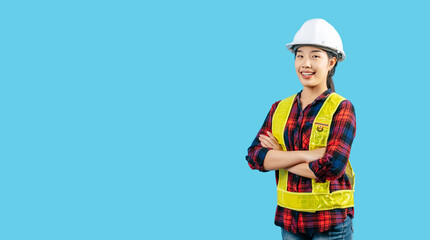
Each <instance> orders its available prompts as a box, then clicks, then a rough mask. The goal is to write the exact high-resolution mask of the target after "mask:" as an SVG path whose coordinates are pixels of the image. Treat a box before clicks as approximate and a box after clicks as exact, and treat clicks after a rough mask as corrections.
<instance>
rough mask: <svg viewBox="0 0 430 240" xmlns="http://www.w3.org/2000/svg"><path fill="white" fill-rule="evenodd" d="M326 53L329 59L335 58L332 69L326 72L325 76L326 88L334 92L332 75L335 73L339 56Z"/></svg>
mask: <svg viewBox="0 0 430 240" xmlns="http://www.w3.org/2000/svg"><path fill="white" fill-rule="evenodd" d="M326 53H327V55H328V58H329V59H331V58H333V57H335V58H336V63H335V64H334V66H333V68H332V69H331V70H330V71H328V74H327V88H329V89H331V91H332V92H335V90H334V83H333V75H334V72H336V66H337V63H338V60H339V56H338V54H337V53H334V52H331V51H326Z"/></svg>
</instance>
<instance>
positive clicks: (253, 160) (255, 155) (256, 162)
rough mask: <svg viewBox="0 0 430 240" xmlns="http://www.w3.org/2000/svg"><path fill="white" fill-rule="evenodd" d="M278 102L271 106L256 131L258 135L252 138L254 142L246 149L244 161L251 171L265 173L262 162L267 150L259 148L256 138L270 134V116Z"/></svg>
mask: <svg viewBox="0 0 430 240" xmlns="http://www.w3.org/2000/svg"><path fill="white" fill-rule="evenodd" d="M279 102H280V101H278V102H276V103H274V104H273V105H272V108H271V109H270V111H269V113H268V114H267V116H266V119H265V120H264V123H263V126H262V127H261V128H260V131H258V134H257V136H256V137H255V138H254V141H253V142H252V144H251V146H250V147H249V148H248V155H247V156H246V160H247V161H248V165H249V167H251V169H254V170H259V171H262V172H267V171H266V170H264V168H263V162H264V158H265V157H266V154H267V152H268V151H269V149H268V148H265V147H263V146H261V143H260V140H258V136H259V135H260V134H265V135H267V133H266V132H267V131H270V132H272V116H273V113H274V112H275V109H276V107H277V106H278V104H279Z"/></svg>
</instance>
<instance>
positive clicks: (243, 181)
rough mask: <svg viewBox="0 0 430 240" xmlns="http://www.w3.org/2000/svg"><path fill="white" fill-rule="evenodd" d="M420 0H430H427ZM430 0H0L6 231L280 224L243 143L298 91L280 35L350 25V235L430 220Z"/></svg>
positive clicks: (240, 233) (267, 227)
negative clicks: (429, 2) (320, 23)
mask: <svg viewBox="0 0 430 240" xmlns="http://www.w3.org/2000/svg"><path fill="white" fill-rule="evenodd" d="M422 2H424V1H422ZM427 10H428V7H426V6H424V5H423V4H422V3H421V2H420V1H413V0H411V1H402V2H399V3H396V2H392V1H385V2H382V1H355V2H352V3H350V1H312V0H310V1H305V2H302V1H286V0H284V1H278V0H277V1H222V0H219V1H153V2H150V1H2V3H1V4H0V83H1V85H0V111H1V112H0V119H1V120H0V121H1V127H0V136H1V138H0V139H1V143H0V144H1V151H0V161H1V166H0V194H1V196H0V238H1V239H6V240H9V239H10V240H13V239H44V240H47V239H280V229H279V228H278V227H276V226H275V225H274V224H273V220H274V214H275V207H276V192H275V180H274V173H273V172H271V173H259V172H257V171H251V170H250V169H249V167H248V165H247V163H246V161H245V155H246V150H247V148H248V146H249V145H250V144H251V142H252V140H253V138H254V137H255V135H256V133H257V131H258V129H259V128H260V126H261V124H262V123H263V120H264V118H265V116H266V114H267V112H268V111H269V109H270V106H271V104H272V103H274V102H275V101H277V100H280V99H282V98H285V97H287V96H289V95H291V94H294V93H296V92H298V91H299V90H300V89H301V85H300V83H299V81H298V79H297V76H296V75H295V72H294V68H293V66H294V65H293V55H292V54H291V53H289V52H288V51H287V50H286V48H285V44H286V43H288V42H291V41H292V39H293V37H294V34H295V33H296V31H297V30H298V29H299V28H300V26H301V25H302V24H303V22H305V21H306V20H308V19H311V18H324V19H326V20H327V21H328V22H330V23H331V24H332V25H333V26H334V27H335V28H336V29H337V30H338V32H339V33H340V35H341V37H342V39H343V42H344V48H345V51H346V54H347V58H346V60H345V61H344V62H342V63H340V64H339V66H338V68H337V72H336V74H335V76H334V82H335V85H336V90H337V92H338V93H340V94H341V95H343V96H345V97H347V98H348V99H349V100H351V101H352V102H353V104H354V106H355V108H356V114H357V135H356V139H355V141H354V144H353V148H352V153H351V162H352V164H353V167H354V169H355V172H356V175H357V185H356V216H355V219H354V227H355V236H354V238H355V239H416V238H420V237H422V236H424V235H425V234H427V230H428V216H429V214H430V213H429V210H428V203H429V201H428V198H427V197H426V195H425V194H426V192H427V189H428V178H427V175H428V169H429V167H430V164H429V157H428V151H427V149H428V146H427V144H428V136H429V133H430V132H429V130H428V123H427V116H428V114H427V111H428V110H429V106H428V104H427V100H428V89H429V87H430V84H429V80H430V78H429V74H428V61H429V56H430V52H429V47H428V29H427V27H426V25H428V23H429V21H428V11H427Z"/></svg>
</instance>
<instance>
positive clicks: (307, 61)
mask: <svg viewBox="0 0 430 240" xmlns="http://www.w3.org/2000/svg"><path fill="white" fill-rule="evenodd" d="M302 67H303V68H310V67H311V61H310V59H309V58H305V59H303V64H302Z"/></svg>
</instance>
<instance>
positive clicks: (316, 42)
mask: <svg viewBox="0 0 430 240" xmlns="http://www.w3.org/2000/svg"><path fill="white" fill-rule="evenodd" d="M297 45H313V46H317V47H322V48H323V49H326V50H329V51H330V50H331V51H332V52H334V53H337V54H338V56H339V57H338V61H339V62H341V61H343V60H344V59H345V57H346V55H345V52H344V51H343V45H342V39H341V38H340V36H339V33H338V32H337V31H336V29H334V27H333V26H332V25H330V23H328V22H327V21H326V20H324V19H318V18H317V19H311V20H308V21H306V22H305V23H303V26H302V27H301V28H300V29H299V31H298V32H297V33H296V35H295V36H294V40H293V42H292V43H288V44H287V48H288V50H290V51H291V52H292V53H294V51H295V47H294V46H297Z"/></svg>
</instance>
